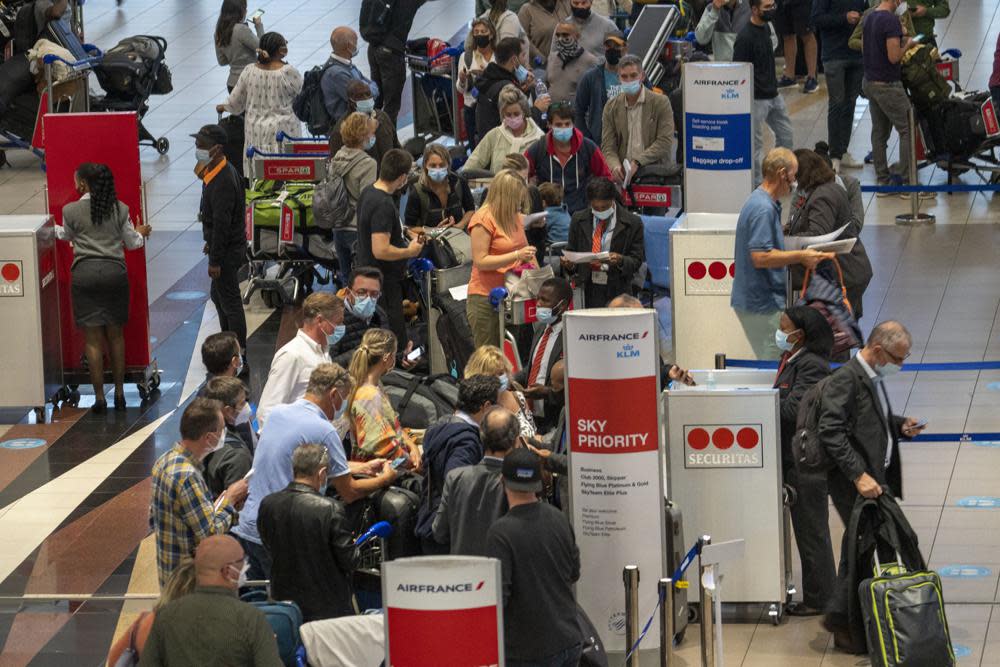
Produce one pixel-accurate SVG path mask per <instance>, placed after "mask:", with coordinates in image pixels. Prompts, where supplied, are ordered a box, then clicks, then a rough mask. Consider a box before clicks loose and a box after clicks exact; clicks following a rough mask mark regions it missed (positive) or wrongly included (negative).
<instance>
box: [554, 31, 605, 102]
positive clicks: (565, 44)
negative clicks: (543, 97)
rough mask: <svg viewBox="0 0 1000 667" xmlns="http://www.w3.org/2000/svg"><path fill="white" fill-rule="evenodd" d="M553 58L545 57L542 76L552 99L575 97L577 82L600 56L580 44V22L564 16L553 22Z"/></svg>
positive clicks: (557, 100)
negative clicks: (555, 23) (584, 48)
mask: <svg viewBox="0 0 1000 667" xmlns="http://www.w3.org/2000/svg"><path fill="white" fill-rule="evenodd" d="M552 50H553V52H554V53H555V57H554V58H550V59H549V61H548V67H547V69H546V76H545V80H546V81H548V83H549V95H551V97H552V101H553V102H563V101H569V102H572V101H573V100H575V99H576V90H577V85H578V84H579V83H580V79H582V78H583V76H584V74H586V73H587V72H588V71H589V70H591V69H593V68H594V66H595V65H597V64H599V63H600V62H601V59H600V58H599V57H597V56H595V55H594V54H593V53H590V52H589V51H584V50H583V48H582V47H581V46H580V26H579V25H577V24H576V23H575V22H574V21H571V20H569V19H565V20H563V21H560V22H559V24H558V25H556V31H555V42H554V43H553V48H552Z"/></svg>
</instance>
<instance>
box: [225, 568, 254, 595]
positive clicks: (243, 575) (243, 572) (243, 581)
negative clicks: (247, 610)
mask: <svg viewBox="0 0 1000 667" xmlns="http://www.w3.org/2000/svg"><path fill="white" fill-rule="evenodd" d="M227 569H228V570H229V572H230V573H232V571H233V570H235V569H236V566H235V565H230V566H228V568H227ZM249 569H250V562H249V561H246V562H244V563H243V567H242V569H240V574H239V576H238V577H236V581H233V580H232V579H230V578H229V576H228V575H227V576H226V580H227V581H229V582H230V583H234V584H236V587H237V588H243V587H244V586H246V585H247V570H249Z"/></svg>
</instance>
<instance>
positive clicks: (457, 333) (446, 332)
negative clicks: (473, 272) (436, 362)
mask: <svg viewBox="0 0 1000 667" xmlns="http://www.w3.org/2000/svg"><path fill="white" fill-rule="evenodd" d="M434 307H435V308H437V309H438V310H439V311H440V312H441V316H440V317H438V320H437V326H436V327H435V330H436V332H437V336H438V341H439V342H440V343H441V349H442V350H443V351H444V358H445V361H446V362H447V364H448V372H449V373H451V375H452V376H453V377H456V378H460V377H462V374H463V373H464V372H465V364H467V363H468V362H469V357H471V356H472V353H473V352H475V351H476V344H475V343H474V342H473V337H472V327H470V326H469V318H468V316H467V315H466V314H465V302H464V301H456V300H455V299H453V298H452V296H451V295H450V294H437V295H435V296H434Z"/></svg>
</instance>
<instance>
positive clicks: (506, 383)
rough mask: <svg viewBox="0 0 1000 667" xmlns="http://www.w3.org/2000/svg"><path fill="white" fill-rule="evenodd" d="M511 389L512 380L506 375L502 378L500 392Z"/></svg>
mask: <svg viewBox="0 0 1000 667" xmlns="http://www.w3.org/2000/svg"><path fill="white" fill-rule="evenodd" d="M509 388H510V378H509V377H507V374H506V373H504V374H503V375H501V376H500V391H507V390H508V389H509Z"/></svg>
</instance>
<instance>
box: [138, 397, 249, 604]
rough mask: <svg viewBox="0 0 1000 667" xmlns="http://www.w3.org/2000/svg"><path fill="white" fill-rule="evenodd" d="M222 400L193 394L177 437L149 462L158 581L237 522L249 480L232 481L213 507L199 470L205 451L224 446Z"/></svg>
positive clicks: (161, 580)
mask: <svg viewBox="0 0 1000 667" xmlns="http://www.w3.org/2000/svg"><path fill="white" fill-rule="evenodd" d="M224 432H225V421H224V420H223V417H222V404H221V403H219V402H218V401H213V400H211V399H208V398H195V399H194V400H192V401H191V403H190V404H189V405H188V406H187V408H185V409H184V413H183V414H182V415H181V424H180V435H181V439H180V441H179V442H178V443H177V444H175V445H174V446H173V447H171V448H170V450H168V451H167V452H165V453H164V454H163V455H162V456H160V458H159V459H157V460H156V463H155V464H154V465H153V472H152V479H153V490H152V497H151V501H150V510H149V516H150V524H151V526H152V529H153V534H154V535H155V536H156V570H157V574H158V576H159V580H160V586H161V587H163V586H165V585H166V583H167V580H168V579H169V578H170V575H171V573H172V572H173V571H174V570H175V569H176V568H177V567H178V566H179V565H180V563H181V561H182V560H183V559H184V558H189V557H191V556H193V555H194V553H195V547H197V546H198V544H199V543H200V542H201V541H202V540H204V539H205V538H207V537H209V536H211V535H222V534H223V533H225V532H227V531H228V530H229V529H230V528H231V527H232V526H233V524H234V523H235V522H236V515H237V510H238V509H239V508H240V507H242V505H243V502H244V501H245V500H246V498H247V488H248V487H247V480H245V479H241V480H239V481H237V482H234V483H233V484H231V485H230V486H229V487H228V488H227V489H226V490H225V492H224V493H223V494H222V496H221V497H220V498H219V499H218V501H217V506H215V507H213V504H212V494H211V492H210V491H209V489H208V486H207V485H206V484H205V479H204V478H203V477H202V474H201V462H202V460H203V459H204V458H205V456H206V455H207V454H208V453H209V452H210V451H213V450H215V449H218V448H219V447H220V446H221V445H223V442H224V440H223V438H224Z"/></svg>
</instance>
